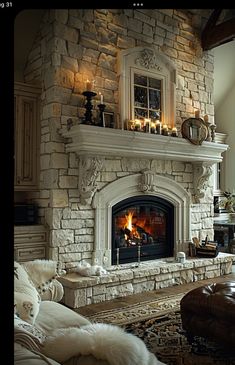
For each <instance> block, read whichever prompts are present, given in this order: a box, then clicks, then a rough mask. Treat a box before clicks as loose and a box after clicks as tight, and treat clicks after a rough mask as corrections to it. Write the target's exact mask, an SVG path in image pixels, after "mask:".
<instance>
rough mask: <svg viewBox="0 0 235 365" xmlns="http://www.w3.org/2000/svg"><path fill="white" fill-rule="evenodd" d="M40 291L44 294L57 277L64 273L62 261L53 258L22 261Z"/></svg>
mask: <svg viewBox="0 0 235 365" xmlns="http://www.w3.org/2000/svg"><path fill="white" fill-rule="evenodd" d="M22 266H23V267H24V268H25V270H26V271H27V273H28V275H29V277H30V279H31V280H32V282H33V284H34V286H35V288H36V289H37V291H38V293H39V294H40V295H41V294H43V293H44V292H45V291H46V290H47V289H48V288H49V287H50V285H51V283H52V281H53V280H55V279H56V278H57V277H59V276H61V275H64V274H65V273H66V271H65V270H62V267H61V266H62V263H61V262H59V261H53V260H39V259H38V260H33V261H27V262H24V263H22Z"/></svg>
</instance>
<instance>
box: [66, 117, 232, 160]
mask: <svg viewBox="0 0 235 365" xmlns="http://www.w3.org/2000/svg"><path fill="white" fill-rule="evenodd" d="M61 135H62V136H63V137H65V138H69V139H70V140H69V141H68V143H67V144H66V150H67V152H76V153H77V154H78V155H79V156H81V155H90V156H103V157H105V156H119V157H135V158H156V159H164V160H165V159H167V160H174V161H186V162H201V163H207V164H208V163H209V164H214V163H217V162H221V161H222V159H223V156H222V153H223V152H225V151H226V150H227V149H228V145H227V144H223V143H215V142H207V141H204V142H202V144H201V145H193V144H191V143H190V142H189V141H187V140H186V139H184V138H180V137H171V136H162V135H157V134H149V133H142V132H134V131H128V130H122V129H112V128H103V127H96V126H90V125H85V124H78V125H74V126H72V127H71V128H70V130H67V129H62V130H61Z"/></svg>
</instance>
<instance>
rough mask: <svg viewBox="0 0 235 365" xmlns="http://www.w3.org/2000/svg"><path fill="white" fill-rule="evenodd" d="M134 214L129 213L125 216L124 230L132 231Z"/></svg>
mask: <svg viewBox="0 0 235 365" xmlns="http://www.w3.org/2000/svg"><path fill="white" fill-rule="evenodd" d="M133 214H134V212H129V213H128V215H125V217H126V225H125V227H124V228H127V229H129V231H130V232H131V231H132V217H133Z"/></svg>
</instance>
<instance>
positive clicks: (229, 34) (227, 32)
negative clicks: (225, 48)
mask: <svg viewBox="0 0 235 365" xmlns="http://www.w3.org/2000/svg"><path fill="white" fill-rule="evenodd" d="M221 11H222V9H215V10H214V12H213V13H212V14H211V16H210V18H209V19H208V22H207V24H206V26H205V28H204V30H203V32H202V36H201V41H202V49H203V51H208V50H210V49H212V48H215V47H218V46H220V45H222V44H224V43H227V42H230V41H232V40H233V39H235V18H232V19H229V20H226V21H224V22H222V23H219V24H217V25H216V21H217V20H218V18H219V16H220V14H221Z"/></svg>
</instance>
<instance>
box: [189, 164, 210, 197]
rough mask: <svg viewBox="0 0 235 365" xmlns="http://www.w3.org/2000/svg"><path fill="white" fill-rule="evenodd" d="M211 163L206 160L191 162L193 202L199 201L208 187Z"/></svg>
mask: <svg viewBox="0 0 235 365" xmlns="http://www.w3.org/2000/svg"><path fill="white" fill-rule="evenodd" d="M212 166H213V164H212V163H206V162H195V163H194V164H193V186H194V197H195V203H200V201H201V199H203V198H204V196H205V193H206V190H207V188H208V186H209V185H208V181H209V178H210V176H211V175H212V173H213V167H212Z"/></svg>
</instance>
